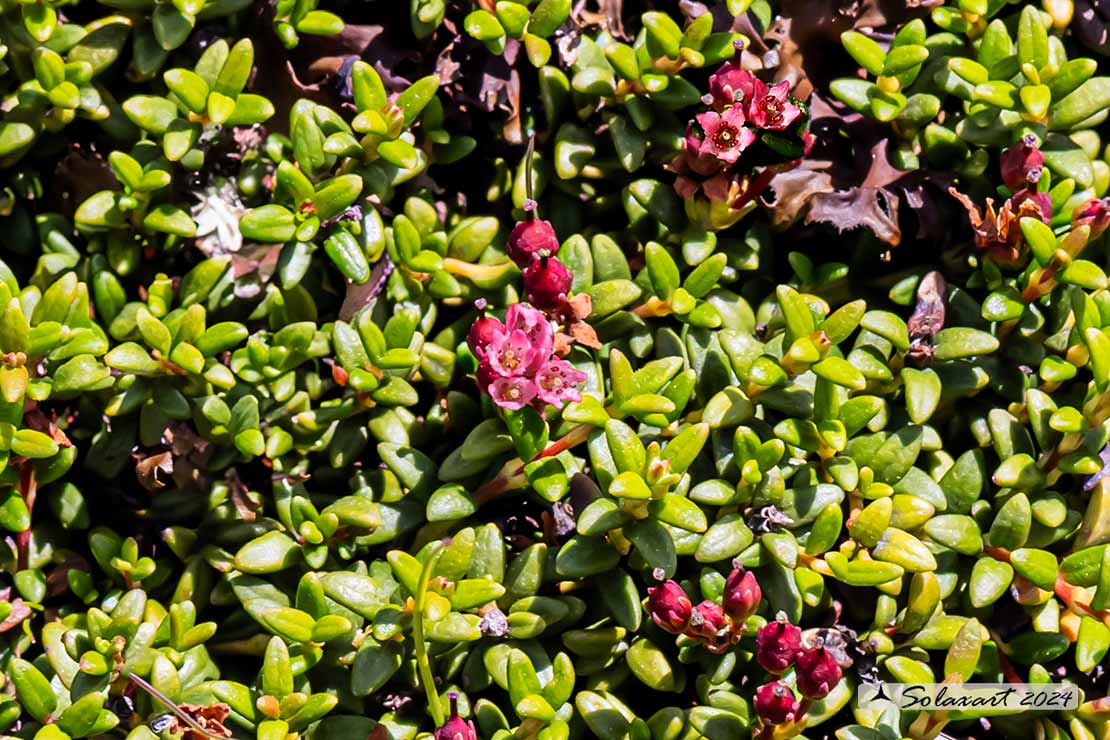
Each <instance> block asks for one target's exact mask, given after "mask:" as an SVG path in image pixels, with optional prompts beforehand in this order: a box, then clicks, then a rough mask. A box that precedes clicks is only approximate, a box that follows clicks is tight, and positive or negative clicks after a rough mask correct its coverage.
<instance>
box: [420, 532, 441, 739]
mask: <svg viewBox="0 0 1110 740" xmlns="http://www.w3.org/2000/svg"><path fill="white" fill-rule="evenodd" d="M442 554H443V545H442V544H441V543H438V542H437V543H435V546H434V547H433V549H432V551H431V553H430V554H429V555H428V560H427V562H425V563H424V569H423V570H422V571H420V580H419V581H417V584H416V593H415V594H414V596H415V599H416V601H415V605H414V607H413V610H412V641H413V645H414V649H415V650H416V666H417V669H418V670H419V671H420V683H421V684H423V686H424V695H425V696H427V697H428V708H429V709H430V710H431V712H432V720H433V721H435V723H436V727H440V726H441V725H443V722H444V719H445V718H444V716H443V707H442V706H441V705H440V703H439V692H437V691H436V680H435V676H434V675H432V664H431V661H429V660H428V646H427V644H426V643H425V642H424V604H425V603H426V602H427V600H428V599H427V595H428V579H429V578H431V576H432V570H433V569H434V568H435V566H436V563H438V562H439V556H440V555H442Z"/></svg>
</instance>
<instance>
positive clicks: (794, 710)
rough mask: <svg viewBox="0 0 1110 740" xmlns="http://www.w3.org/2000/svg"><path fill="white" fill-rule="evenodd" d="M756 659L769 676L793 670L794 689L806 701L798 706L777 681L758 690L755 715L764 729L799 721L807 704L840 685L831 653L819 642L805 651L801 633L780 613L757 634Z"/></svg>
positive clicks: (787, 689)
mask: <svg viewBox="0 0 1110 740" xmlns="http://www.w3.org/2000/svg"><path fill="white" fill-rule="evenodd" d="M755 657H756V660H757V661H758V662H759V664H760V665H761V666H762V667H763V669H764V670H765V671H767V672H768V673H770V674H771V675H772V676H776V677H777V676H781V675H782V674H783V673H785V672H786V671H787V670H788V669H790V668H791V667H793V669H794V683H795V686H796V688H797V690H798V693H800V694H801V695H802V697H803V698H804V699H805V700H806V702H799V700H798V698H797V697H796V696H795V694H794V691H793V690H792V689H791V688H790V686H789V685H788V684H787V683H786V682H785V681H783V680H781V679H779V678H776V679H775V680H774V681H771V682H769V683H766V684H764V685H762V686H760V687H759V688H758V689H756V692H755V711H756V714H757V715H759V718H760V720H761V721H762V722H763V723H764V724H766V725H780V724H785V723H788V722H794V721H796V720H798V719H800V718H801V717H802V715H804V714H805V705H806V704H807V703H808V702H809V701H815V700H817V699H823V698H825V697H826V696H828V695H829V692H830V691H832V690H833V689H834V688H835V687H836V685H837V683H838V682H839V681H840V677H841V670H840V665H839V664H838V663H837V662H836V658H835V657H834V656H833V655H832V653H830V652H829V651H828V650H826V649H825V647H824V645H823V644H822V643H820V642H818V644H816V645H814V646H813V647H810V648H807V647H805V646H804V645H803V643H802V630H801V629H800V628H799V627H798V626H797V625H794V624H791V623H790V622H789V621H787V619H786V615H784V614H782V613H781V612H780V613H779V615H778V616H777V617H776V618H775V620H774V621H771V622H768V623H767V624H765V625H764V626H763V627H761V628H760V630H759V632H758V633H757V634H756V637H755Z"/></svg>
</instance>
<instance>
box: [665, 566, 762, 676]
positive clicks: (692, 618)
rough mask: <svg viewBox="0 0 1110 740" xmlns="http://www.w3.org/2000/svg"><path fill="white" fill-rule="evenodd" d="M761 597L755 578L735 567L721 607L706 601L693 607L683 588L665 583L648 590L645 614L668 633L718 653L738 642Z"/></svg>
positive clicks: (726, 584) (729, 577)
mask: <svg viewBox="0 0 1110 740" xmlns="http://www.w3.org/2000/svg"><path fill="white" fill-rule="evenodd" d="M762 598H763V593H762V591H760V588H759V583H758V582H757V581H756V580H755V575H754V574H753V573H752V572H751V571H747V570H744V569H743V568H740V567H736V568H734V569H733V571H732V572H731V573H730V574H729V576H728V579H727V580H726V581H725V589H724V593H723V594H722V596H721V603H720V604H718V603H717V602H715V601H711V600H709V599H706V600H705V601H702V602H701V603H700V604H698V605H697V606H694V605H693V603H692V602H691V601H690V597H689V596H687V595H686V591H685V590H684V589H683V588H682V586H680V585H679V584H678V583H677V582H675V581H664V582H663V583H661V584H660V585H658V586H656V587H654V588H649V589H648V612H649V613H650V614H651V618H652V619H653V620H655V623H656V624H657V625H659V626H660V627H661V628H663V629H664V630H666V631H667V632H670V633H671V634H673V635H686V636H687V637H690V638H692V639H694V640H697V641H698V642H700V643H701V644H702V645H704V646H705V648H706V649H707V650H709V651H710V652H712V653H718V654H719V653H723V652H725V651H726V650H728V649H729V648H730V647H732V646H733V645H735V644H736V643H737V642H738V641H739V640H740V638H741V637H742V636H743V634H744V622H745V621H746V620H747V619H748V617H750V616H752V615H753V614H755V612H756V610H757V609H758V608H759V602H760V600H761V599H762Z"/></svg>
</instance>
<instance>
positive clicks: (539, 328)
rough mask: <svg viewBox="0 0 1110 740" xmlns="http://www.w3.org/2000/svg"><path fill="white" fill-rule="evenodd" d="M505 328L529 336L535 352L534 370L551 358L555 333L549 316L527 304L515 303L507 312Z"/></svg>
mask: <svg viewBox="0 0 1110 740" xmlns="http://www.w3.org/2000/svg"><path fill="white" fill-rule="evenodd" d="M505 328H506V329H507V330H508V331H522V332H524V333H525V334H526V335H528V341H529V342H531V343H532V348H533V349H534V350H535V364H534V365H533V366H532V367H531V369H532V370H538V369H539V367H540V366H541V365H542V364H543V363H544V362H545V361H546V360H547V358H548V357H550V356H551V348H552V347H553V346H554V344H555V333H554V332H553V331H552V330H551V321H550V320H548V318H547V314H545V313H544V312H543V311H540V310H538V309H536V308H533V307H532V306H529V305H527V304H525V303H514V304H513V305H511V306H509V309H508V310H507V311H506V312H505Z"/></svg>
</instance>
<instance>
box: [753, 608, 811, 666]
mask: <svg viewBox="0 0 1110 740" xmlns="http://www.w3.org/2000/svg"><path fill="white" fill-rule="evenodd" d="M801 650H802V631H801V629H799V628H798V627H797V626H796V625H793V624H790V622H788V621H786V615H785V614H783V613H781V612H780V613H779V616H778V617H777V618H776V619H775V621H773V622H768V623H767V624H765V625H763V626H762V627H760V628H759V632H758V633H756V636H755V657H756V659H757V660H758V661H759V664H760V665H761V666H763V669H764V670H765V671H767V672H768V673H773V674H774V675H776V676H778V675H780V674H781V673H782V672H783V671H785V670H786V669H787V668H789V667H790V666H792V665H794V660H795V659H796V658H797V657H798V653H799V652H801Z"/></svg>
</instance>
